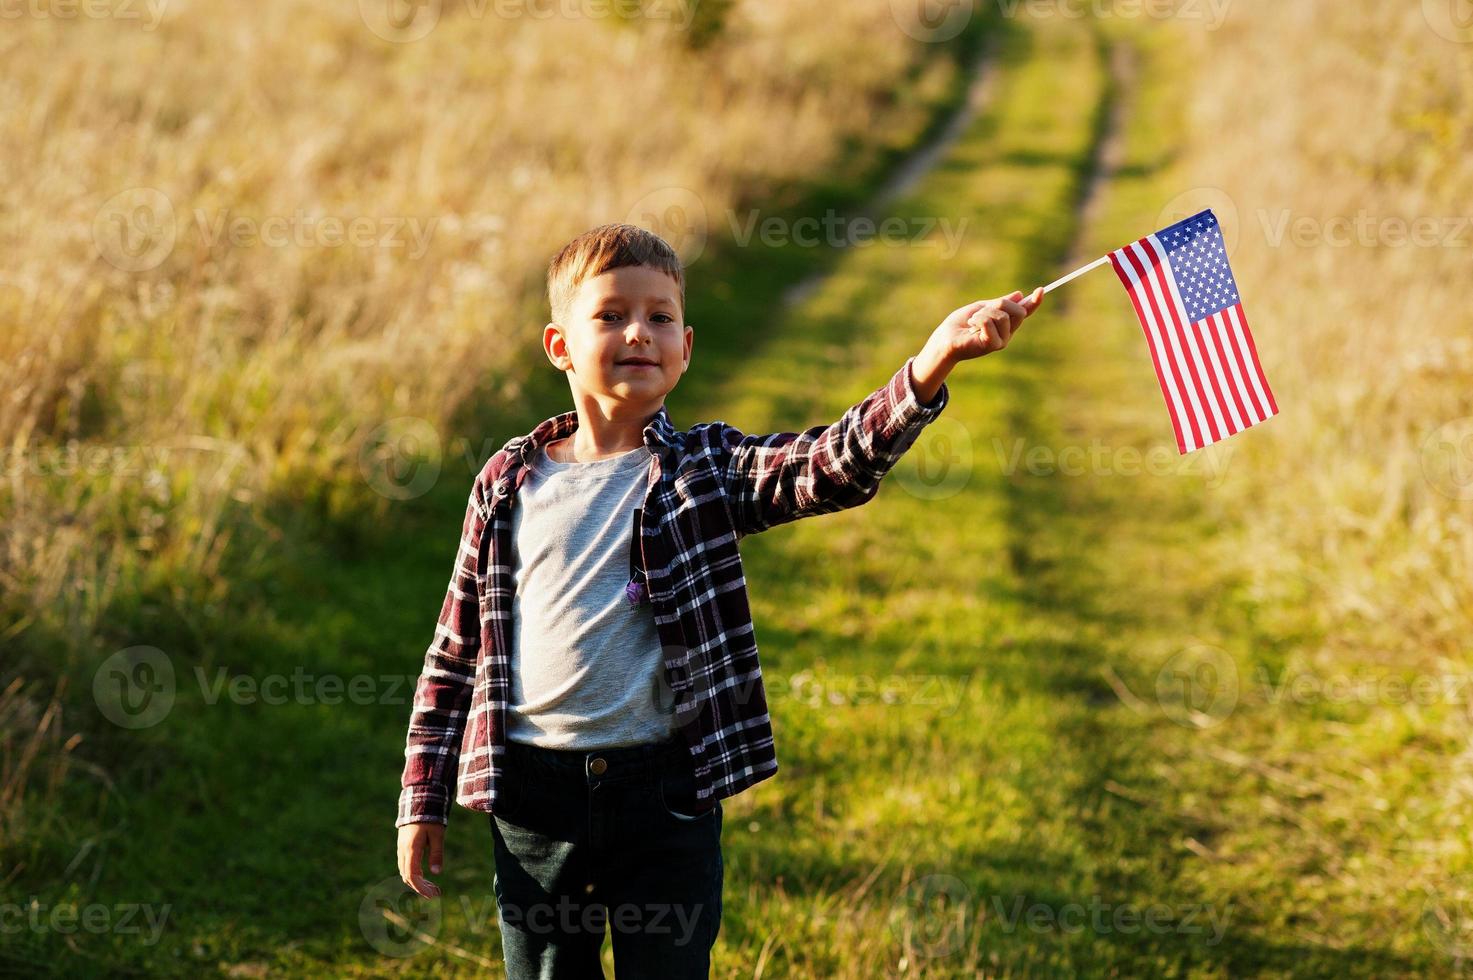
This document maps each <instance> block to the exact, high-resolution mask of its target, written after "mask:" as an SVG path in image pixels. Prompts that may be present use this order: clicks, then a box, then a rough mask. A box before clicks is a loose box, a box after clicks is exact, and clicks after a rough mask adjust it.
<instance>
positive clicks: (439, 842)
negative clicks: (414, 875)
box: [430, 837, 445, 874]
mask: <svg viewBox="0 0 1473 980" xmlns="http://www.w3.org/2000/svg"><path fill="white" fill-rule="evenodd" d="M444 857H445V838H443V837H433V838H431V839H430V871H431V872H433V873H434V874H439V873H440V862H441V860H443V859H444Z"/></svg>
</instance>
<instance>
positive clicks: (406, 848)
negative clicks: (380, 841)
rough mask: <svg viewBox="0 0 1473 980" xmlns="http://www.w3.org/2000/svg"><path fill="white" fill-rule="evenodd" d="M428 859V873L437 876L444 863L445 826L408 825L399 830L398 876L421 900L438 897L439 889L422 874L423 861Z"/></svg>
mask: <svg viewBox="0 0 1473 980" xmlns="http://www.w3.org/2000/svg"><path fill="white" fill-rule="evenodd" d="M426 857H428V858H429V859H430V871H431V872H432V873H434V874H439V873H440V864H441V862H443V861H444V860H445V825H444V824H440V823H434V822H426V823H410V824H405V825H404V826H402V827H400V828H399V877H400V878H402V879H404V883H405V884H406V885H408V886H409V887H410V888H413V889H414V890H415V892H416V893H417V894H420V895H423V896H424V897H425V898H439V897H440V886H439V885H436V884H435V883H434V882H432V881H429V880H427V879H426V878H425V877H424V875H423V874H422V872H423V870H424V859H425V858H426Z"/></svg>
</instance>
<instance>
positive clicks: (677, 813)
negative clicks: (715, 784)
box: [655, 769, 716, 823]
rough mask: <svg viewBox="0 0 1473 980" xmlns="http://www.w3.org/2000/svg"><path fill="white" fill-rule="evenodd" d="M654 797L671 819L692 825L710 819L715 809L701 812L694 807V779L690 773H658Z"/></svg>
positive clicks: (681, 771) (676, 771)
mask: <svg viewBox="0 0 1473 980" xmlns="http://www.w3.org/2000/svg"><path fill="white" fill-rule="evenodd" d="M655 795H656V797H657V798H658V800H659V802H660V809H661V810H664V811H665V813H666V814H668V815H669V816H670V817H671V819H674V820H681V821H684V822H686V823H693V822H695V821H698V820H707V819H710V818H711V817H712V816H713V815H714V814H715V813H716V808H715V807H712V808H710V809H708V810H702V809H700V808H699V807H698V806H697V805H696V777H695V774H694V773H692V772H688V771H684V770H680V769H666V770H664V771H663V772H661V773H660V777H659V780H658V782H657V783H656V786H655Z"/></svg>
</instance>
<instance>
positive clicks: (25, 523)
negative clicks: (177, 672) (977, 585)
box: [0, 0, 951, 644]
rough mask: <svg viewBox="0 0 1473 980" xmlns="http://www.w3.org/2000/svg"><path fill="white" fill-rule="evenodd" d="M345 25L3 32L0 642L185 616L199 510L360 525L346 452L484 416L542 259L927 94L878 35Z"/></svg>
mask: <svg viewBox="0 0 1473 980" xmlns="http://www.w3.org/2000/svg"><path fill="white" fill-rule="evenodd" d="M360 6H361V7H362V9H364V10H368V9H370V8H372V7H373V6H374V5H373V4H363V5H358V4H353V3H348V4H345V5H323V4H313V3H306V2H300V0H276V2H272V3H267V4H250V5H240V4H232V3H226V2H223V0H194V2H189V3H184V2H171V3H169V4H166V5H163V7H162V8H161V9H162V19H161V20H160V21H159V22H158V23H157V24H156V25H154V24H152V22H151V20H150V17H151V14H150V9H151V8H150V7H149V6H147V5H142V4H139V5H129V7H128V8H127V9H129V10H131V11H132V12H134V13H136V14H139V15H140V16H141V19H139V20H125V19H117V18H112V19H96V18H89V17H87V16H80V17H77V18H72V19H66V20H63V19H59V18H56V17H48V16H41V15H31V16H25V17H21V18H20V19H16V20H11V21H7V27H6V30H5V33H4V37H3V38H0V57H3V59H4V62H5V65H6V72H5V79H4V81H3V82H0V85H3V92H4V98H3V100H0V177H3V180H0V240H3V241H4V244H5V246H6V251H7V256H8V258H7V267H6V269H5V270H4V273H3V280H0V391H4V392H5V395H6V397H5V398H4V399H3V400H0V445H3V446H4V447H6V451H7V455H6V457H5V460H4V463H5V468H4V476H5V479H4V481H3V484H0V509H3V513H4V515H5V519H4V522H3V525H0V543H3V548H0V596H3V597H4V600H5V603H6V608H8V610H9V612H10V613H11V614H12V616H13V619H12V622H13V623H14V625H12V626H10V628H9V629H8V630H6V631H5V632H6V633H7V634H8V635H7V636H6V637H5V638H6V639H9V638H11V637H13V636H14V634H16V633H18V632H21V631H23V630H25V629H26V628H28V627H30V626H32V625H35V624H34V622H33V617H34V618H36V619H40V620H43V621H44V620H48V619H49V620H51V621H52V625H55V626H61V625H63V624H64V625H65V626H66V627H67V629H66V634H67V635H69V636H72V637H76V638H77V639H78V641H79V642H80V643H82V644H85V643H86V642H87V639H88V638H89V637H90V636H91V635H92V634H93V632H94V628H95V627H96V626H97V625H98V617H99V616H100V615H101V614H102V612H103V610H104V609H105V608H106V607H107V605H108V603H109V601H110V600H111V599H112V598H113V597H115V596H117V595H126V594H128V593H129V592H130V591H131V590H134V589H137V588H139V587H140V586H141V585H144V584H149V585H150V586H151V587H154V588H160V589H164V590H167V591H168V592H170V593H172V595H173V599H174V601H176V602H178V603H179V604H180V605H182V606H187V605H190V604H192V603H195V602H198V601H200V600H207V601H208V600H212V599H214V598H217V597H218V595H219V594H220V593H221V592H222V591H223V590H224V589H225V588H226V583H224V582H222V581H220V578H219V576H218V575H217V574H216V571H217V568H218V563H219V561H220V557H221V555H222V554H223V553H224V549H225V547H226V545H227V544H228V543H229V538H230V535H231V533H232V530H231V528H232V526H233V524H234V523H235V522H233V521H232V520H230V519H227V518H226V517H225V515H226V513H227V508H229V507H231V506H232V502H234V503H238V504H240V505H243V506H247V507H248V506H251V505H253V504H255V503H256V502H258V501H260V500H262V499H264V498H265V497H268V496H282V497H285V498H287V499H288V500H291V501H298V502H300V501H310V502H312V503H313V504H314V505H319V506H322V507H323V508H325V509H329V510H332V509H341V510H352V509H356V508H361V507H363V506H365V505H373V504H374V498H373V495H372V494H371V492H369V488H368V487H367V486H365V484H364V480H363V478H362V476H361V475H360V474H359V472H358V469H357V466H356V460H355V453H356V451H357V449H358V448H359V445H360V441H361V436H362V435H363V434H364V433H365V431H367V430H371V429H372V428H373V427H374V426H376V425H377V424H379V423H380V422H382V421H383V420H385V419H390V418H397V417H401V416H411V417H416V418H421V419H424V420H426V421H427V422H428V423H429V424H430V425H432V426H436V427H439V426H442V425H443V423H444V421H445V420H446V419H448V418H449V417H450V416H451V413H452V412H453V411H454V410H455V408H456V406H458V405H461V404H462V403H463V402H464V401H465V400H466V399H467V398H468V397H469V396H470V394H471V392H472V390H473V389H475V388H477V386H480V388H481V390H483V391H484V390H487V389H488V387H489V389H491V390H495V388H496V387H497V385H498V384H501V385H503V386H504V389H505V390H506V391H507V392H508V393H509V394H515V392H516V390H517V386H518V383H519V379H518V377H517V376H516V371H515V365H516V363H517V359H518V357H523V356H525V352H526V351H528V350H529V349H531V350H533V351H535V349H536V343H537V340H536V337H537V336H538V335H539V332H540V328H541V325H542V323H543V322H544V321H545V311H544V310H543V309H542V303H541V300H540V295H539V294H540V289H541V273H542V269H543V266H544V265H545V262H546V260H547V257H548V256H549V255H550V254H551V252H552V251H553V250H554V249H555V248H556V246H557V245H559V244H561V242H563V241H565V240H566V239H567V238H569V237H571V236H572V235H574V234H576V233H577V232H579V231H581V230H583V229H585V228H587V227H590V226H592V225H595V224H599V223H602V222H604V221H610V220H626V219H630V218H631V217H632V216H634V214H635V212H636V211H639V210H640V209H649V208H654V209H657V210H659V209H666V210H668V209H670V208H672V207H678V206H679V205H680V204H682V203H687V202H690V201H695V202H697V204H698V205H699V206H702V207H704V208H705V209H706V211H707V213H708V215H709V216H711V220H712V222H713V226H714V225H715V223H716V221H717V218H716V216H718V215H720V214H722V213H724V211H725V209H726V208H728V207H731V206H732V205H733V204H734V203H735V202H737V201H739V200H744V199H745V200H749V201H760V200H762V194H763V191H764V190H765V189H768V188H770V187H773V186H775V185H777V184H780V183H782V182H785V181H790V180H793V179H795V178H802V177H805V176H812V175H815V174H821V173H824V172H825V171H827V170H829V169H831V168H835V167H841V166H844V165H846V164H847V163H851V162H852V160H844V159H840V158H839V153H840V151H841V149H842V148H843V147H844V145H845V144H844V141H845V139H846V138H848V137H853V136H856V135H860V134H865V133H875V132H881V131H885V130H887V129H889V128H893V129H895V130H896V131H898V132H900V133H901V136H902V138H903V137H904V135H905V134H906V133H910V132H913V131H914V129H915V127H917V126H919V125H922V124H923V123H924V122H925V120H924V118H922V116H923V113H922V112H921V111H920V108H921V107H919V106H918V105H917V103H916V102H915V101H913V100H910V101H907V100H899V101H898V102H897V101H896V100H893V99H892V98H891V97H890V96H891V95H892V94H893V92H894V90H895V89H896V87H897V85H898V83H899V82H900V80H901V79H902V78H903V77H904V76H905V75H906V73H907V72H909V71H910V70H912V69H913V68H916V67H918V66H919V67H920V69H921V75H920V80H919V81H917V82H915V85H916V86H917V87H928V88H929V91H930V92H931V93H932V94H933V95H934V94H936V93H937V92H938V91H939V87H940V86H942V85H944V84H945V83H946V78H947V72H948V71H950V70H951V69H950V66H949V65H948V64H947V63H946V62H945V60H944V59H941V58H938V57H936V55H937V54H938V49H937V47H936V46H934V45H926V44H921V43H918V42H917V41H916V40H915V39H913V38H912V37H910V36H909V35H908V34H907V32H906V31H905V30H902V29H901V28H900V27H899V26H898V25H897V23H896V22H895V20H894V19H893V18H892V13H891V11H890V9H889V5H885V4H880V5H858V4H855V5H849V4H842V5H834V4H828V3H822V2H818V0H805V2H793V0H744V2H742V3H740V4H736V5H729V4H718V3H707V4H702V5H700V6H699V7H696V6H695V5H689V4H685V5H682V4H675V3H664V4H652V5H650V6H649V9H650V10H651V11H652V13H651V15H650V16H648V17H643V18H637V19H633V20H629V19H619V18H612V17H600V16H597V14H598V13H599V12H600V11H605V10H608V9H609V8H610V5H608V4H587V5H583V6H582V8H577V7H575V8H573V9H585V8H586V9H585V15H584V16H553V17H547V16H533V15H532V14H527V15H524V16H497V12H498V11H519V10H527V11H559V10H566V9H569V5H567V4H562V5H548V4H543V5H521V4H515V5H506V4H502V5H494V4H489V3H485V2H482V3H470V2H466V3H461V4H447V5H446V6H445V8H444V10H443V12H442V13H441V16H440V19H439V21H438V23H437V24H436V25H435V27H434V29H433V30H431V31H429V33H428V34H427V35H426V36H425V37H423V38H422V39H419V40H414V41H404V40H386V39H385V37H384V36H380V34H387V35H389V36H391V37H396V38H403V37H406V36H408V35H405V34H395V33H394V32H393V31H386V30H385V29H384V27H385V25H383V24H377V23H375V24H374V25H373V26H374V27H376V28H378V32H376V31H375V30H374V29H370V26H369V21H370V20H372V19H373V18H370V17H366V16H361V15H360ZM89 9H90V8H89ZM119 9H123V8H119ZM423 9H428V8H423ZM687 11H699V12H701V15H702V16H703V17H705V18H706V20H705V21H703V22H701V23H702V25H703V26H704V28H705V30H704V31H703V32H702V33H701V34H700V36H699V37H697V36H696V35H695V34H693V33H692V32H690V31H686V30H684V29H683V28H684V25H683V23H682V21H681V18H682V17H683V16H684V15H685V14H686V13H687ZM723 14H724V16H725V18H726V21H725V24H724V26H723V28H722V29H721V30H720V31H719V32H717V31H712V30H710V29H709V28H710V27H711V21H710V18H711V17H712V16H713V15H723ZM698 42H705V43H698ZM671 188H678V189H679V190H674V191H672V190H670V189H671ZM651 194H653V195H654V197H652V198H651V197H650V196H649V195H651ZM642 201H643V203H642V204H641V202H642ZM334 222H336V227H334ZM355 229H356V230H355ZM719 231H720V228H719V227H713V228H712V232H713V233H716V232H719ZM488 380H489V381H490V382H491V384H490V385H488ZM508 435H510V433H487V434H484V436H485V440H486V441H487V442H488V443H489V442H490V441H491V440H495V441H497V442H498V444H499V441H500V439H501V438H504V437H505V436H508ZM68 446H70V447H71V448H72V449H74V450H79V451H80V452H79V453H78V455H76V456H75V457H73V456H68V455H66V454H65V453H63V452H60V450H63V449H65V448H66V447H68ZM89 450H91V452H89ZM165 451H167V452H168V453H169V456H168V460H167V462H165V461H164V460H163V459H162V458H161V456H160V454H161V453H163V452H165Z"/></svg>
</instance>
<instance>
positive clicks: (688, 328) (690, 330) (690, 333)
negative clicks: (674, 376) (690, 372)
mask: <svg viewBox="0 0 1473 980" xmlns="http://www.w3.org/2000/svg"><path fill="white" fill-rule="evenodd" d="M695 337H696V331H695V324H693V323H687V324H686V325H685V364H684V366H682V367H681V369H680V372H681V373H682V374H684V373H685V370H686V368H688V367H690V345H691V341H693V340H695Z"/></svg>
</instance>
